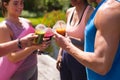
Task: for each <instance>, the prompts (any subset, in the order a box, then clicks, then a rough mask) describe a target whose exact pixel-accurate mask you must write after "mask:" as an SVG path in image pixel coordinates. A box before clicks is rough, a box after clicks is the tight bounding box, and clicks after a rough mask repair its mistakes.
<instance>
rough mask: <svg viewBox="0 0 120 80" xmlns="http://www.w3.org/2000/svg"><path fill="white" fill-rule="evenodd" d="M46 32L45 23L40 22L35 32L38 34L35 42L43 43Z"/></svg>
mask: <svg viewBox="0 0 120 80" xmlns="http://www.w3.org/2000/svg"><path fill="white" fill-rule="evenodd" d="M45 33H46V26H45V25H43V24H38V25H37V26H36V27H35V34H36V35H38V38H36V39H34V43H35V44H41V43H42V42H43V37H44V34H45Z"/></svg>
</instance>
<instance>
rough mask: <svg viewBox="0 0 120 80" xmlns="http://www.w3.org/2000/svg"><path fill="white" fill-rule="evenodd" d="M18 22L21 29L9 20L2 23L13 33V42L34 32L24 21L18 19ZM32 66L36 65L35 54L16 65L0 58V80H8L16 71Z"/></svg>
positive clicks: (4, 58)
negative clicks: (20, 24)
mask: <svg viewBox="0 0 120 80" xmlns="http://www.w3.org/2000/svg"><path fill="white" fill-rule="evenodd" d="M20 21H21V22H22V27H19V26H17V25H15V24H13V23H12V22H11V21H9V20H6V21H4V22H5V24H7V25H8V27H9V28H10V29H11V30H12V32H13V40H15V39H17V38H18V37H23V36H25V35H27V34H29V33H31V32H32V33H33V32H34V29H33V28H32V27H31V26H30V25H29V24H28V23H27V22H26V21H25V20H24V19H22V18H20ZM21 33H22V34H21ZM33 65H37V56H36V54H31V55H30V56H28V57H27V58H26V59H24V60H22V61H19V62H17V63H12V62H10V61H9V60H8V58H7V57H6V56H3V57H1V58H0V80H10V77H11V76H12V75H13V74H14V73H15V72H16V71H17V72H18V71H21V70H24V69H26V68H31V67H32V66H33Z"/></svg>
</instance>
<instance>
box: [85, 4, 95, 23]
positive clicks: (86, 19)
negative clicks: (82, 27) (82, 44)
mask: <svg viewBox="0 0 120 80" xmlns="http://www.w3.org/2000/svg"><path fill="white" fill-rule="evenodd" d="M93 11H94V8H93V7H92V6H90V7H89V9H88V11H87V15H86V17H85V23H87V21H88V19H89V18H90V16H91V14H92V12H93Z"/></svg>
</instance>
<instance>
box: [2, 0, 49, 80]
mask: <svg viewBox="0 0 120 80" xmlns="http://www.w3.org/2000/svg"><path fill="white" fill-rule="evenodd" d="M23 2H24V1H23V0H1V4H2V11H3V12H2V13H3V15H4V17H5V20H4V21H3V22H1V25H0V43H4V42H8V41H12V40H15V39H18V38H21V36H22V37H23V36H25V35H27V34H29V33H34V28H32V25H31V23H30V21H29V20H27V19H25V18H22V17H19V16H20V14H21V12H22V10H23V7H24V6H23V5H24V3H23ZM23 32H24V34H23ZM3 35H4V36H3ZM49 43H50V41H46V42H43V43H42V44H40V45H32V46H29V47H26V48H23V47H22V46H21V45H18V47H19V50H16V51H15V52H12V53H11V52H9V54H7V55H5V56H3V57H0V80H37V54H36V50H37V49H40V50H41V51H42V50H44V49H46V48H47V47H48V45H49ZM19 44H20V42H19ZM29 45H31V44H29Z"/></svg>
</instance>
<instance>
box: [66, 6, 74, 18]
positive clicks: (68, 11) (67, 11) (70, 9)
mask: <svg viewBox="0 0 120 80" xmlns="http://www.w3.org/2000/svg"><path fill="white" fill-rule="evenodd" d="M74 8H75V7H71V8H68V9H67V10H66V14H67V16H68V15H69V13H70V12H71V11H73V9H74Z"/></svg>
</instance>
